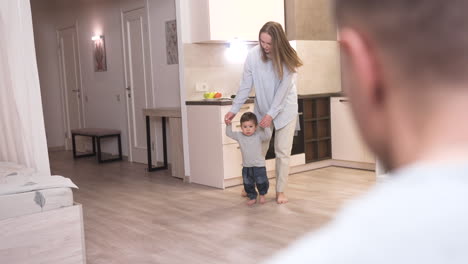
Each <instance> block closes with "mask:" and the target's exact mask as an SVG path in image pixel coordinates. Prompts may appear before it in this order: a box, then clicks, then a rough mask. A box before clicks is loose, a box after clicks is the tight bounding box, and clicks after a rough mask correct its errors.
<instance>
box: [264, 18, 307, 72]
mask: <svg viewBox="0 0 468 264" xmlns="http://www.w3.org/2000/svg"><path fill="white" fill-rule="evenodd" d="M262 33H267V34H268V35H270V36H271V47H272V52H271V54H270V59H271V60H272V62H273V66H274V67H275V69H276V73H277V74H278V77H279V79H280V80H282V79H283V64H284V66H286V68H287V69H288V70H289V71H290V72H297V68H298V67H301V66H302V65H303V63H302V60H301V59H300V58H299V56H298V55H297V53H296V51H295V50H294V49H293V48H292V47H291V45H290V44H289V41H288V39H287V38H286V34H285V33H284V30H283V27H282V26H281V24H279V23H277V22H273V21H270V22H267V23H266V24H265V25H263V27H262V28H261V29H260V32H259V33H258V39H259V41H260V35H261V34H262ZM261 50H262V59H263V61H264V62H266V61H267V60H268V56H267V54H266V53H265V51H264V50H263V48H262V49H261Z"/></svg>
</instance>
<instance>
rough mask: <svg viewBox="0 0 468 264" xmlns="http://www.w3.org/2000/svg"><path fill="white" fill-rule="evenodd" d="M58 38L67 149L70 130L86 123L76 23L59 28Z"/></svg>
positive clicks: (79, 147)
mask: <svg viewBox="0 0 468 264" xmlns="http://www.w3.org/2000/svg"><path fill="white" fill-rule="evenodd" d="M57 40H58V46H59V49H58V53H59V54H58V55H59V65H60V86H61V90H62V104H63V111H64V115H63V116H64V131H65V149H66V150H70V149H71V146H72V143H71V133H70V131H71V130H72V129H75V128H83V127H84V125H85V124H84V114H83V99H82V95H81V94H82V88H81V71H80V61H79V54H78V36H77V32H76V25H73V26H70V27H66V28H63V29H59V30H57ZM81 145H82V144H79V143H78V144H77V148H78V149H82V148H84V146H81Z"/></svg>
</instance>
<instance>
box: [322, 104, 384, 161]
mask: <svg viewBox="0 0 468 264" xmlns="http://www.w3.org/2000/svg"><path fill="white" fill-rule="evenodd" d="M350 107H351V106H350V104H349V101H348V99H347V98H345V97H332V99H331V135H332V158H333V159H334V160H343V161H353V162H360V163H375V156H374V155H373V154H372V153H371V152H370V151H369V150H368V148H367V146H366V145H365V143H364V142H363V140H362V138H361V135H360V133H359V131H358V128H357V126H356V123H355V121H354V117H353V116H352V113H351V108H350Z"/></svg>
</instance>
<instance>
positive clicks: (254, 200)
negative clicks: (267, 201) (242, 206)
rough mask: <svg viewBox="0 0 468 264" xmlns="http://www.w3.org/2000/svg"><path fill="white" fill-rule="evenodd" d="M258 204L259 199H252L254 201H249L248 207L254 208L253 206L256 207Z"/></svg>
mask: <svg viewBox="0 0 468 264" xmlns="http://www.w3.org/2000/svg"><path fill="white" fill-rule="evenodd" d="M256 202H257V199H252V200H249V201H248V202H247V205H248V206H252V205H254V204H255V203H256Z"/></svg>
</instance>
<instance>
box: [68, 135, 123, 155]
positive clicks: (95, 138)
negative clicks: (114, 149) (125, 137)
mask: <svg viewBox="0 0 468 264" xmlns="http://www.w3.org/2000/svg"><path fill="white" fill-rule="evenodd" d="M71 134H72V144H73V158H75V159H76V158H82V157H89V156H95V155H96V153H97V158H98V162H99V163H103V162H109V161H116V160H122V143H121V139H120V130H116V129H106V128H77V129H72V130H71ZM75 136H84V137H91V139H92V141H93V153H87V154H81V155H77V154H76V143H75ZM108 137H117V141H118V144H119V157H117V158H111V159H106V160H103V159H102V155H101V138H108ZM96 146H97V151H96Z"/></svg>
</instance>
